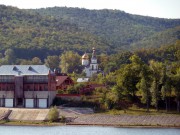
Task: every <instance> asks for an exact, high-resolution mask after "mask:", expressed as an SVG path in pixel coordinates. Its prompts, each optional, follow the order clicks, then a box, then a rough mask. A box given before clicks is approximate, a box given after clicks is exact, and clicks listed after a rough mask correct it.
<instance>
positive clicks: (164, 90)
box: [161, 66, 172, 111]
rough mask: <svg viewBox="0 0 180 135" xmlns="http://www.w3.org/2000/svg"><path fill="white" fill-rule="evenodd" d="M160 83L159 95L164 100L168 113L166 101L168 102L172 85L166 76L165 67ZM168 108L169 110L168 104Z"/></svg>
mask: <svg viewBox="0 0 180 135" xmlns="http://www.w3.org/2000/svg"><path fill="white" fill-rule="evenodd" d="M161 81H162V87H161V95H162V99H163V100H165V104H166V111H168V101H170V97H171V90H172V88H171V86H172V85H171V78H170V77H169V76H168V75H167V70H166V67H165V66H164V68H163V75H162V79H161ZM169 108H170V104H169Z"/></svg>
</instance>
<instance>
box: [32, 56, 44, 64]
mask: <svg viewBox="0 0 180 135" xmlns="http://www.w3.org/2000/svg"><path fill="white" fill-rule="evenodd" d="M41 64H42V62H41V60H40V59H39V58H38V57H34V58H33V59H32V65H41Z"/></svg>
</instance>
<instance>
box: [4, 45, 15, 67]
mask: <svg viewBox="0 0 180 135" xmlns="http://www.w3.org/2000/svg"><path fill="white" fill-rule="evenodd" d="M4 55H5V57H4V64H10V65H11V64H16V55H15V53H14V51H13V50H12V49H7V50H6V51H5V53H4Z"/></svg>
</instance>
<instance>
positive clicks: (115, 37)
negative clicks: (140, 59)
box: [31, 7, 180, 49]
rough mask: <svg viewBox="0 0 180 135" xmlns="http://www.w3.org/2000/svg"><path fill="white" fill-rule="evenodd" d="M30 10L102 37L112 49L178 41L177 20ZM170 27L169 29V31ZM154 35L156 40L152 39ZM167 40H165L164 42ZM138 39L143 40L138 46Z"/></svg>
mask: <svg viewBox="0 0 180 135" xmlns="http://www.w3.org/2000/svg"><path fill="white" fill-rule="evenodd" d="M31 11H34V12H38V13H39V14H41V15H45V16H53V17H55V18H57V19H60V20H65V21H68V22H70V23H71V24H74V23H75V24H77V25H78V27H79V28H80V29H82V30H85V31H89V32H90V33H92V34H95V35H96V36H98V37H101V38H103V40H105V41H107V42H108V43H109V44H111V45H112V46H113V47H116V48H125V49H131V45H132V44H133V43H136V42H138V43H136V44H139V42H140V45H139V46H138V48H141V47H159V46H160V45H164V44H166V43H168V44H171V43H174V42H175V41H176V40H177V39H180V36H179V32H178V31H179V28H178V27H177V28H175V27H176V26H179V25H180V20H179V19H172V20H171V19H162V18H153V17H145V16H138V15H132V14H128V13H125V12H123V11H119V10H107V9H104V10H87V9H80V8H67V7H53V8H45V9H36V10H31ZM171 28H173V31H172V30H171ZM161 32H162V34H161ZM176 32H177V33H176ZM157 33H158V38H156V39H155V38H154V37H157ZM167 37H169V38H168V39H167ZM144 38H145V39H144ZM141 40H143V42H142V43H141ZM144 40H145V41H146V42H144ZM147 40H148V41H147ZM154 40H155V41H156V42H155V41H154ZM154 43H155V44H154ZM149 44H150V45H149ZM129 46H130V48H129ZM135 46H137V45H134V44H133V47H135Z"/></svg>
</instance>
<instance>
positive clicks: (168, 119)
mask: <svg viewBox="0 0 180 135" xmlns="http://www.w3.org/2000/svg"><path fill="white" fill-rule="evenodd" d="M0 125H16V126H65V125H76V126H103V127H104V126H107V127H109V126H110V127H129V128H130V127H131V128H140V127H141V128H180V116H179V115H162V116H160V115H155V116H154V115H140V116H137V115H108V114H91V115H79V116H78V117H76V118H71V119H70V118H68V120H67V121H66V122H65V123H60V122H47V121H46V122H44V121H43V122H32V121H4V122H3V121H0Z"/></svg>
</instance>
